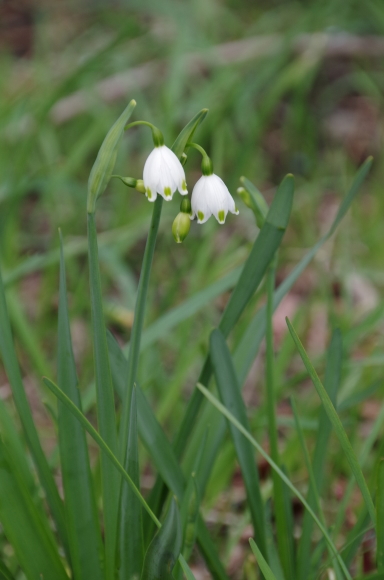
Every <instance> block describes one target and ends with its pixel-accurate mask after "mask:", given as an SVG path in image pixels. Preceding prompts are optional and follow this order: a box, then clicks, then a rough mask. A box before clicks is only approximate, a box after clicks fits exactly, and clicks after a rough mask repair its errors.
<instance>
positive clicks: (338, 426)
mask: <svg viewBox="0 0 384 580" xmlns="http://www.w3.org/2000/svg"><path fill="white" fill-rule="evenodd" d="M286 321H287V325H288V328H289V332H290V333H291V336H292V338H293V340H294V343H295V345H296V348H297V350H298V351H299V354H300V356H301V359H302V361H303V363H304V366H305V368H306V369H307V371H308V374H309V376H310V378H311V380H312V383H313V385H314V387H315V389H316V391H317V393H318V395H319V397H320V400H321V402H322V404H323V407H324V409H325V411H326V413H327V415H328V418H329V420H330V421H331V423H332V426H333V428H334V430H335V433H336V435H337V437H338V439H339V441H340V444H341V446H342V448H343V451H344V453H345V455H346V458H347V460H348V463H349V465H350V467H351V470H352V473H353V475H354V476H355V478H356V482H357V484H358V486H359V488H360V491H361V493H362V496H363V499H364V501H365V504H366V506H367V509H368V512H369V514H370V516H371V519H372V522H373V523H375V521H376V514H375V508H374V505H373V501H372V497H371V494H370V492H369V489H368V487H367V484H366V481H365V479H364V476H363V473H362V471H361V468H360V465H359V462H358V461H357V458H356V455H355V452H354V451H353V448H352V445H351V443H350V441H349V439H348V436H347V434H346V432H345V430H344V428H343V425H342V423H341V421H340V418H339V416H338V414H337V412H336V410H335V407H334V406H333V404H332V401H331V399H330V397H329V395H328V393H327V391H326V390H325V388H324V386H323V384H322V383H321V381H320V379H319V377H318V375H317V373H316V371H315V369H314V367H313V365H312V363H311V361H310V360H309V357H308V355H307V353H306V352H305V349H304V347H303V345H302V343H301V341H300V339H299V337H298V336H297V334H296V331H295V330H294V328H293V326H292V324H291V323H290V321H289V320H288V318H287V319H286Z"/></svg>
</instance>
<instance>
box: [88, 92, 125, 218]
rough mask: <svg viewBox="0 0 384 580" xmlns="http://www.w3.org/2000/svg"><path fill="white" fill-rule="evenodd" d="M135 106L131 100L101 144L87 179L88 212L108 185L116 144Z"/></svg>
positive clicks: (113, 164) (92, 210)
mask: <svg viewBox="0 0 384 580" xmlns="http://www.w3.org/2000/svg"><path fill="white" fill-rule="evenodd" d="M135 107H136V101H134V100H132V101H131V102H130V103H129V104H128V106H127V107H126V108H125V109H124V111H123V112H122V113H121V115H120V117H119V118H118V119H117V121H116V122H115V123H114V124H113V125H112V127H111V128H110V130H109V131H108V133H107V135H106V137H105V139H104V141H103V143H102V144H101V147H100V149H99V152H98V154H97V157H96V160H95V163H94V164H93V167H92V169H91V173H90V175H89V179H88V200H87V211H88V213H94V211H95V207H96V200H97V198H98V197H99V196H100V195H101V194H102V193H104V191H105V188H106V187H107V185H108V182H109V180H110V178H111V175H112V172H113V168H114V166H115V162H116V156H117V146H118V144H119V141H120V139H121V136H122V134H123V132H124V127H125V125H126V124H127V121H128V119H129V117H130V116H131V115H132V112H133V109H134V108H135Z"/></svg>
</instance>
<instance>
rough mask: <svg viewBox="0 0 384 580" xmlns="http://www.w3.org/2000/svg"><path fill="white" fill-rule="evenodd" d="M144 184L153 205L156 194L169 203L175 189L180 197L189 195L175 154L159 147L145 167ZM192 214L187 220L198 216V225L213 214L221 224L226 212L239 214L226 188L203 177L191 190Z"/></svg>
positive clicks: (219, 181) (217, 179) (212, 176)
mask: <svg viewBox="0 0 384 580" xmlns="http://www.w3.org/2000/svg"><path fill="white" fill-rule="evenodd" d="M143 181H144V187H145V195H146V196H147V198H148V200H149V201H151V202H153V201H155V199H156V198H157V194H159V195H161V196H162V197H163V198H164V199H165V200H166V201H170V200H171V199H172V197H173V194H174V193H175V191H176V189H178V190H179V192H180V193H181V195H186V194H187V193H188V190H187V184H186V179H185V173H184V169H183V166H182V165H181V163H180V161H179V159H178V158H177V157H176V155H175V154H174V153H173V151H171V149H169V148H168V147H166V145H160V146H158V147H155V149H154V150H153V151H152V152H151V154H150V155H149V157H148V159H147V160H146V162H145V165H144V174H143ZM191 204H192V212H191V214H190V219H194V218H195V217H197V222H198V223H199V224H203V223H205V222H206V221H207V220H208V219H209V218H210V217H211V215H214V216H215V218H216V219H217V221H218V222H219V223H220V224H223V223H224V222H225V218H226V217H227V213H228V212H231V213H233V214H238V213H239V212H238V210H237V209H236V207H235V202H234V200H233V198H232V196H231V194H230V193H229V191H228V188H227V186H226V185H225V183H224V182H223V180H222V179H220V177H219V176H218V175H215V174H214V173H211V174H210V175H202V176H201V177H200V179H199V180H198V181H197V183H196V185H195V187H194V188H193V191H192V199H191Z"/></svg>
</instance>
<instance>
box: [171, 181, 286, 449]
mask: <svg viewBox="0 0 384 580" xmlns="http://www.w3.org/2000/svg"><path fill="white" fill-rule="evenodd" d="M292 200H293V177H292V176H291V175H287V176H286V177H285V178H284V179H283V181H282V183H281V184H280V186H279V188H278V190H277V193H276V195H275V197H274V199H273V202H272V204H271V208H270V210H269V212H268V215H267V218H266V220H265V223H264V225H263V227H262V229H261V230H260V233H259V235H258V237H257V239H256V241H255V243H254V245H253V247H252V250H251V252H250V254H249V256H248V259H247V261H246V262H245V264H244V267H243V269H242V272H241V274H240V277H239V280H238V282H237V284H236V286H235V289H234V291H233V293H232V295H231V298H230V299H229V302H228V305H227V307H226V309H225V311H224V313H223V316H222V319H221V322H220V325H219V328H220V330H221V332H222V333H223V335H224V336H225V337H227V336H228V334H229V332H230V331H231V330H232V328H233V326H234V325H235V323H236V322H237V320H238V319H239V317H240V315H241V313H242V312H243V310H244V308H245V306H246V304H247V302H248V300H249V299H250V298H251V297H252V295H253V293H254V292H255V291H256V289H257V287H258V286H259V284H260V282H261V280H262V279H263V277H264V274H265V272H266V270H267V267H268V265H269V263H270V261H271V260H272V258H273V256H274V254H275V252H276V250H277V248H278V247H279V245H280V243H281V240H282V238H283V235H284V231H285V228H286V226H287V224H288V221H289V216H290V212H291V207H292ZM211 374H212V369H211V366H210V362H209V358H207V360H206V361H205V364H204V366H203V369H202V371H201V373H200V377H199V382H202V383H204V384H208V382H209V379H210V377H211ZM202 400H203V397H202V395H201V393H200V392H199V390H198V389H195V390H194V391H193V394H192V397H191V398H190V400H189V403H188V407H187V410H186V413H185V416H184V418H183V421H182V423H181V425H180V430H179V433H178V435H177V437H176V440H175V445H174V448H175V451H176V455H177V457H180V456H181V454H182V453H183V451H184V449H185V447H186V444H187V441H188V438H189V435H190V433H191V432H192V430H193V427H194V424H195V421H196V417H197V414H198V412H199V409H200V405H201V403H202Z"/></svg>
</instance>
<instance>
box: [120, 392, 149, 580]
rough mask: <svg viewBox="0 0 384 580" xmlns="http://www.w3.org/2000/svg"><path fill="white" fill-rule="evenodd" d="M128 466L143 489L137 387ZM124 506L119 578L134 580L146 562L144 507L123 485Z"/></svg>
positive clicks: (121, 524) (130, 430)
mask: <svg viewBox="0 0 384 580" xmlns="http://www.w3.org/2000/svg"><path fill="white" fill-rule="evenodd" d="M124 463H125V465H126V466H127V473H128V474H129V475H130V477H131V479H132V481H133V482H134V484H135V485H136V487H137V489H140V468H139V449H138V440H137V407H136V389H135V388H134V389H133V390H132V400H131V416H130V421H129V431H128V446H127V460H126V461H125V462H124ZM120 506H121V507H120V526H119V527H120V535H119V548H120V568H119V577H120V579H121V580H130V579H134V578H139V577H140V572H141V570H142V567H143V560H144V539H143V518H142V508H141V504H140V502H139V501H138V499H137V497H136V496H135V494H134V493H133V491H132V489H131V487H130V486H129V485H122V488H121V500H120Z"/></svg>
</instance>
